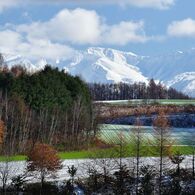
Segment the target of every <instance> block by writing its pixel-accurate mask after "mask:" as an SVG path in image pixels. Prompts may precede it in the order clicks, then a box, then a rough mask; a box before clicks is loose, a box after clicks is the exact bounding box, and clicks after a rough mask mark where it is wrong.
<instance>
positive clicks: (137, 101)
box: [97, 99, 195, 106]
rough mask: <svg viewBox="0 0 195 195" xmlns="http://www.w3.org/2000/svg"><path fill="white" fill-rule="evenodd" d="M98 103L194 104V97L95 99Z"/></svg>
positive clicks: (133, 104) (130, 104) (132, 104)
mask: <svg viewBox="0 0 195 195" xmlns="http://www.w3.org/2000/svg"><path fill="white" fill-rule="evenodd" d="M97 102H98V103H105V104H110V105H128V106H135V105H144V104H146V105H151V104H160V105H195V99H192V100H188V99H187V100H180V99H178V100H170V99H159V100H155V99H148V100H146V99H137V100H135V99H134V100H113V101H97Z"/></svg>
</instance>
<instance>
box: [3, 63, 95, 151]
mask: <svg viewBox="0 0 195 195" xmlns="http://www.w3.org/2000/svg"><path fill="white" fill-rule="evenodd" d="M0 121H1V123H0V124H1V126H2V128H0V130H1V133H0V134H1V135H2V136H0V137H1V149H2V153H6V154H7V153H8V154H15V153H24V152H25V151H26V150H28V149H29V148H30V147H32V146H33V145H34V144H35V143H37V142H40V143H47V144H50V145H53V146H56V147H57V148H58V149H59V150H69V149H72V150H73V149H78V147H79V148H82V147H87V145H88V144H89V142H90V140H91V139H92V137H93V136H94V134H95V129H96V127H95V125H96V123H95V121H94V117H93V109H92V103H91V97H90V93H89V90H88V87H87V85H86V84H85V83H84V82H83V81H82V80H81V79H80V78H79V77H73V76H71V75H69V74H65V73H64V72H63V71H59V70H58V69H57V68H52V67H51V66H46V67H45V68H44V69H43V70H41V71H39V72H36V73H33V74H32V73H31V74H30V73H28V72H27V71H25V70H24V68H22V67H21V66H15V67H13V68H11V70H8V69H7V68H4V69H2V70H1V72H0Z"/></svg>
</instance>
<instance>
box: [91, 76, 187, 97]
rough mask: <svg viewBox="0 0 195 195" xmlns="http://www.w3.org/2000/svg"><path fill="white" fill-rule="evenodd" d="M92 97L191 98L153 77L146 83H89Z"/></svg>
mask: <svg viewBox="0 0 195 195" xmlns="http://www.w3.org/2000/svg"><path fill="white" fill-rule="evenodd" d="M89 89H90V93H91V96H92V99H93V100H95V101H101V100H129V99H189V96H187V95H185V94H183V93H182V92H179V91H177V90H176V89H173V88H167V87H165V86H164V85H162V84H161V83H158V84H156V83H155V81H154V80H153V79H151V80H150V81H149V84H148V85H146V84H145V83H134V84H126V83H118V84H100V83H95V84H89Z"/></svg>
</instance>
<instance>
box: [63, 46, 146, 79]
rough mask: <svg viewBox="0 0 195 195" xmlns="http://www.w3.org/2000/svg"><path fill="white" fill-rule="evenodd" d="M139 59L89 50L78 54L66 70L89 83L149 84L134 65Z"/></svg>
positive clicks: (104, 50)
mask: <svg viewBox="0 0 195 195" xmlns="http://www.w3.org/2000/svg"><path fill="white" fill-rule="evenodd" d="M139 58H140V57H138V56H137V55H135V54H133V53H125V52H121V51H117V50H113V49H104V48H89V49H87V50H86V51H81V52H78V54H77V55H76V56H75V58H74V59H73V60H72V62H71V63H70V64H68V65H66V66H65V67H64V69H65V70H66V71H68V72H70V73H71V74H73V75H81V77H83V78H84V80H86V81H87V82H100V83H104V82H106V83H107V82H126V83H134V82H147V78H146V77H144V76H143V75H142V73H141V72H140V70H139V68H137V67H136V66H134V65H132V64H136V63H138V61H139Z"/></svg>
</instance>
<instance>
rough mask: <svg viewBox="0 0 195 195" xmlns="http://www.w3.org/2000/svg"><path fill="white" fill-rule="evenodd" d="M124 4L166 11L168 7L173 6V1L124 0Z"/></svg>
mask: <svg viewBox="0 0 195 195" xmlns="http://www.w3.org/2000/svg"><path fill="white" fill-rule="evenodd" d="M124 3H126V4H130V5H134V6H137V7H148V8H149V7H150V8H157V9H168V8H169V7H170V6H172V5H174V3H175V0H126V1H125V0H124Z"/></svg>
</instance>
